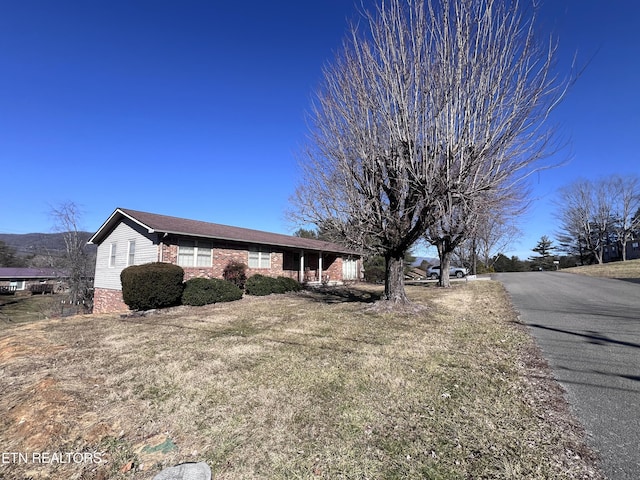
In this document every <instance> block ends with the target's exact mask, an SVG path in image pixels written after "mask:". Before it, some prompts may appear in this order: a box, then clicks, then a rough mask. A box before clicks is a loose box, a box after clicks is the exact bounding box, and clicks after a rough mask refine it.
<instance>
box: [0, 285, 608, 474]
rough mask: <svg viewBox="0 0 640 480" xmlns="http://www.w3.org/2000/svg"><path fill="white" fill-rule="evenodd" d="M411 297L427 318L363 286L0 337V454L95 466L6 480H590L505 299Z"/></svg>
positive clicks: (497, 291)
mask: <svg viewBox="0 0 640 480" xmlns="http://www.w3.org/2000/svg"><path fill="white" fill-rule="evenodd" d="M407 290H408V293H409V295H410V297H411V298H412V299H413V300H414V301H416V302H419V303H421V304H423V305H426V306H428V307H429V308H428V309H427V310H426V312H425V313H423V314H420V315H414V316H409V315H396V314H388V313H386V314H381V313H375V312H374V311H372V310H371V309H370V306H371V302H372V301H373V300H375V299H376V298H377V296H378V295H379V292H380V290H379V289H377V288H376V289H373V288H370V289H367V288H364V287H363V288H360V289H357V290H356V289H352V290H335V291H332V292H325V293H314V292H307V291H305V292H300V293H298V294H287V295H279V296H269V297H260V298H257V297H248V298H245V299H243V300H240V301H238V302H233V303H228V304H219V305H213V306H206V307H178V308H174V309H169V310H167V311H163V312H161V313H159V314H156V315H153V316H148V317H137V318H124V319H123V318H120V317H119V316H109V315H102V316H98V315H96V316H84V317H74V318H70V319H64V320H46V321H40V322H36V323H31V324H26V325H20V326H15V327H13V328H11V329H6V330H4V331H3V332H2V333H0V365H2V376H0V391H2V392H3V395H2V396H1V397H0V411H2V412H3V414H2V415H0V444H1V445H2V448H3V450H4V451H6V452H33V451H38V452H45V451H60V452H93V451H95V452H103V454H102V455H101V457H102V460H103V461H105V462H103V463H100V464H92V463H78V464H75V463H70V464H69V463H68V464H60V463H57V464H52V463H49V464H44V465H42V464H33V463H15V462H14V463H13V464H0V477H2V478H51V479H69V478H87V479H89V478H95V479H105V478H114V479H120V478H121V479H151V478H152V477H153V476H154V475H155V474H156V473H157V472H158V471H159V470H160V469H161V468H163V467H167V466H170V465H175V464H177V463H181V462H185V461H206V462H207V463H208V464H209V465H210V466H211V468H212V471H213V478H224V479H254V478H255V479H267V478H269V479H285V478H326V479H334V478H343V479H349V478H376V479H381V478H385V479H394V478H398V479H399V478H430V479H469V478H473V479H483V478H486V479H521V478H527V479H578V478H581V479H582V478H601V477H600V474H599V473H598V472H597V471H596V470H595V468H594V467H593V464H594V458H593V455H592V454H591V453H590V452H589V450H588V449H586V448H585V446H584V443H583V433H582V431H581V429H580V428H579V427H578V426H577V425H576V424H575V423H574V422H573V420H572V419H571V417H570V416H569V414H568V410H567V406H566V404H565V402H564V400H563V396H562V392H561V390H560V389H559V387H558V386H557V384H556V383H555V382H553V380H552V379H551V377H550V375H549V372H548V369H547V368H546V366H545V364H544V362H541V361H540V358H539V355H538V352H537V350H536V348H535V346H534V344H533V343H532V340H531V338H530V337H529V336H528V335H527V333H526V331H525V330H524V329H523V328H522V327H521V326H520V325H518V324H517V323H516V322H515V319H516V317H515V314H514V313H513V311H512V309H511V307H510V305H509V303H508V300H507V297H506V294H505V292H504V290H503V289H502V287H501V285H500V284H498V283H494V282H470V283H466V284H458V285H456V286H454V288H452V289H447V290H442V289H437V288H434V287H424V286H423V287H409V288H408V289H407Z"/></svg>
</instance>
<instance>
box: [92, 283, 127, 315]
mask: <svg viewBox="0 0 640 480" xmlns="http://www.w3.org/2000/svg"><path fill="white" fill-rule="evenodd" d="M128 311H129V307H128V306H127V304H126V303H124V301H123V300H122V291H120V290H111V289H109V288H96V289H95V290H94V292H93V313H114V312H128Z"/></svg>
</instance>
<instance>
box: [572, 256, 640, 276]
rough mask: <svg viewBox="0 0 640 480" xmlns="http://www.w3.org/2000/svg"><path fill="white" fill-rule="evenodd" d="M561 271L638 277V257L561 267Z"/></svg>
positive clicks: (639, 266) (639, 267) (639, 272)
mask: <svg viewBox="0 0 640 480" xmlns="http://www.w3.org/2000/svg"><path fill="white" fill-rule="evenodd" d="M562 271H563V272H567V273H576V274H579V275H587V276H589V277H604V278H632V279H640V259H637V260H627V261H626V262H612V263H603V264H601V265H584V266H581V267H573V268H567V269H563V270H562Z"/></svg>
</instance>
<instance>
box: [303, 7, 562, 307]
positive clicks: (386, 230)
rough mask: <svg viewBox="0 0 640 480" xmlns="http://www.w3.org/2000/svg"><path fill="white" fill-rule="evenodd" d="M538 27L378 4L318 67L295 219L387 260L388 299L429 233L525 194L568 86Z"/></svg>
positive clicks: (399, 297) (482, 14) (507, 14)
mask: <svg viewBox="0 0 640 480" xmlns="http://www.w3.org/2000/svg"><path fill="white" fill-rule="evenodd" d="M534 18H535V15H533V16H531V17H530V18H528V19H525V18H524V16H523V14H522V13H521V12H520V8H519V4H518V2H517V1H515V2H508V5H507V4H506V3H505V2H503V1H498V0H486V1H480V0H455V1H448V0H389V1H384V2H383V3H382V4H381V5H380V6H379V7H378V8H377V9H376V11H375V12H370V13H367V14H365V20H366V22H365V23H366V25H367V27H368V29H367V30H368V31H367V32H366V34H361V33H360V32H359V31H358V29H357V28H355V27H354V28H352V30H351V35H350V37H349V39H348V40H347V41H345V45H344V48H343V51H342V53H341V54H340V55H339V56H338V57H337V58H336V60H335V61H334V63H333V64H331V65H329V66H327V67H326V68H325V69H324V82H323V84H322V86H321V88H320V89H319V90H318V91H317V95H316V101H315V102H314V104H313V108H312V113H311V133H310V142H309V144H308V148H307V149H306V151H305V152H304V161H303V162H301V168H302V181H301V183H300V186H299V187H298V188H297V190H296V194H295V196H294V203H295V205H296V211H295V213H294V214H295V216H296V218H297V219H298V221H299V222H300V223H304V222H308V223H315V224H316V225H319V224H323V225H325V226H327V225H330V226H331V227H332V229H333V230H334V231H335V232H336V233H337V234H338V235H339V237H340V238H341V239H342V240H343V241H344V242H345V243H347V244H349V245H350V246H353V247H356V248H360V249H362V250H363V251H366V252H368V253H373V254H380V255H383V256H384V258H385V261H386V267H385V269H386V278H385V299H386V300H388V301H391V302H394V303H405V302H407V298H406V296H405V291H404V277H403V258H404V254H405V252H406V251H407V250H408V249H409V247H410V246H411V245H412V244H413V243H414V242H415V241H416V240H417V239H418V238H420V237H421V236H422V235H423V234H424V232H425V231H426V230H427V228H428V227H429V226H431V225H433V224H434V223H435V222H436V221H438V220H440V219H441V218H443V216H444V215H449V216H451V215H455V211H456V210H458V209H459V207H460V205H464V204H465V203H468V202H473V201H475V200H474V199H476V198H477V197H478V196H481V195H482V194H483V193H486V192H494V194H495V196H496V197H501V196H503V195H505V194H507V192H509V191H510V190H512V189H517V188H518V185H519V182H520V181H521V180H523V179H524V178H525V177H527V176H528V175H529V174H530V173H531V172H532V171H533V170H534V169H535V168H536V167H539V164H538V160H540V159H541V158H543V157H545V156H546V155H548V154H549V153H550V151H551V150H553V147H555V145H552V140H553V138H554V135H553V134H554V128H553V127H550V126H548V122H547V120H548V114H549V112H550V110H551V109H552V108H553V107H554V106H555V105H556V104H557V103H558V101H559V100H560V99H561V98H562V96H563V95H564V93H565V91H566V87H567V83H566V82H563V81H559V80H558V79H557V78H555V77H554V76H553V75H552V70H553V58H554V56H555V45H554V44H553V43H547V44H543V43H539V42H537V41H536V39H535V38H534V33H533V23H534ZM451 209H453V210H451Z"/></svg>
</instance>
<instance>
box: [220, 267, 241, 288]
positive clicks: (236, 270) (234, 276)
mask: <svg viewBox="0 0 640 480" xmlns="http://www.w3.org/2000/svg"><path fill="white" fill-rule="evenodd" d="M222 278H224V279H225V280H226V281H227V282H231V283H233V284H234V285H235V286H236V287H238V288H239V289H241V290H244V284H245V283H246V282H247V266H246V265H245V264H244V263H242V262H238V261H236V260H231V261H230V262H229V263H227V266H226V267H224V272H222Z"/></svg>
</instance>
